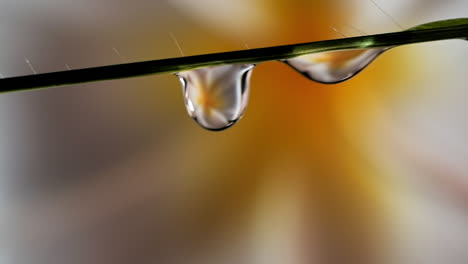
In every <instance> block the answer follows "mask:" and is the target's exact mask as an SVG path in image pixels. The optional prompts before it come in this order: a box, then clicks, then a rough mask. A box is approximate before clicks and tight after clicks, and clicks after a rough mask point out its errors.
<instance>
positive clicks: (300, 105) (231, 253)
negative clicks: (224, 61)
mask: <svg viewBox="0 0 468 264" xmlns="http://www.w3.org/2000/svg"><path fill="white" fill-rule="evenodd" d="M379 7H380V8H381V9H383V11H382V10H381V9H380V8H379ZM385 13H386V14H385ZM467 15H468V2H466V1H463V0H447V1H442V0H392V1H390V0H374V2H372V1H370V0H351V1H344V0H332V1H330V0H329V1H302V0H289V1H281V0H278V1H272V0H236V1H216V0H197V1H195V0H166V1H163V0H160V1H148V0H140V1H127V0H114V1H108V0H93V1H91V0H79V1H72V0H60V1H59V0H43V1H33V0H19V1H12V0H0V39H1V45H0V74H1V75H2V76H4V77H10V76H18V75H25V74H31V73H32V69H31V67H32V68H33V69H34V71H36V72H38V73H41V72H49V71H60V70H66V69H67V68H72V69H73V68H75V69H76V68H82V67H91V66H99V65H107V64H114V63H120V62H132V61H141V60H149V59H159V58H169V57H177V56H180V51H179V49H178V47H177V45H176V44H175V43H174V40H173V37H175V38H176V40H177V42H178V44H179V45H180V46H181V48H182V50H183V53H184V54H185V55H195V54H203V53H212V52H221V51H229V50H239V49H246V48H256V47H265V46H273V45H281V44H292V43H298V42H310V41H317V40H323V39H332V38H341V37H343V36H357V35H363V34H372V33H383V32H389V31H397V30H400V27H403V28H409V27H412V26H415V25H418V24H422V23H425V22H429V21H433V20H439V19H448V18H456V17H467ZM171 36H173V37H171ZM26 61H29V62H30V64H31V65H28V64H27V63H26ZM467 65H468V45H467V43H466V42H463V41H461V40H450V41H442V42H433V43H425V44H417V45H409V46H404V47H399V48H396V49H393V50H391V51H389V52H386V53H385V54H383V55H382V56H381V57H379V58H378V59H377V60H376V61H375V62H374V63H373V64H371V65H370V66H369V68H367V69H365V70H364V71H363V72H362V73H361V74H359V75H358V76H356V77H355V78H353V79H351V80H350V81H348V82H345V83H341V84H337V85H323V84H317V83H313V82H311V81H309V80H307V79H305V78H304V77H303V76H301V75H299V74H297V73H296V72H294V71H293V70H292V69H290V68H288V67H287V66H286V65H284V64H281V63H275V62H271V63H266V64H261V65H260V66H258V67H256V69H255V70H254V73H253V76H252V85H251V96H250V103H249V106H248V108H247V112H246V115H245V116H244V118H243V119H242V120H241V121H240V122H239V123H238V124H236V125H235V126H233V127H232V128H231V129H229V130H226V131H223V132H217V133H214V132H209V131H205V130H203V129H202V128H200V127H199V126H198V125H196V124H195V123H194V122H193V121H192V120H190V118H189V117H188V115H187V113H186V110H185V107H184V106H183V98H182V93H181V91H180V87H179V82H178V81H177V78H176V77H174V76H171V75H156V76H148V77H140V78H133V79H126V80H116V81H106V82H98V83H92V84H83V85H75V86H69V87H63V88H55V89H47V90H40V91H31V92H20V93H11V94H2V95H1V96H0V118H1V119H0V120H1V121H2V125H1V126H0V146H1V148H0V176H1V177H0V197H1V199H0V217H1V218H0V234H2V235H1V239H0V263H1V264H10V263H12V264H17V263H21V264H29V263H35V264H42V263H49V264H55V263H57V264H58V263H67V264H73V263H90V264H94V263H96V264H97V263H99V264H106V263H113V264H126V263H164V264H166V263H171V264H172V263H174V264H178V263H184V264H185V263H255V264H267V263H268V264H275V263H282V264H283V263H290V264H303V263H320V264H321V263H327V264H328V263H361V264H365V263H451V264H452V263H454V264H458V263H467V261H468V165H467V162H466V161H467V160H468V151H467V148H466V146H467V145H468V137H467V135H468V117H467V115H466V112H467V105H466V101H467V99H468V89H467V88H466V83H467V82H468V76H467V74H466V69H467V67H468V66H467Z"/></svg>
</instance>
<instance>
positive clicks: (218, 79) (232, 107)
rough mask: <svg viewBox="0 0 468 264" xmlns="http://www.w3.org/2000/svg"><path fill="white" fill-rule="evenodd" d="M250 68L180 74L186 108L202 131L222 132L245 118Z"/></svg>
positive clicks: (204, 69) (241, 67)
mask: <svg viewBox="0 0 468 264" xmlns="http://www.w3.org/2000/svg"><path fill="white" fill-rule="evenodd" d="M253 68H254V65H253V64H233V65H223V66H214V67H206V68H201V69H196V70H190V71H184V72H179V73H177V74H176V75H177V76H178V77H179V80H180V82H181V83H182V91H183V94H184V100H185V106H186V107H187V111H188V113H189V115H190V116H191V117H192V118H193V119H194V120H195V121H196V122H197V123H198V124H199V125H200V126H202V127H204V128H206V129H209V130H215V131H218V130H223V129H226V128H228V127H230V126H232V125H233V124H234V123H236V122H237V121H238V120H239V119H240V118H241V117H242V115H243V114H244V111H245V108H246V107H247V101H248V99H249V90H250V76H251V73H252V69H253Z"/></svg>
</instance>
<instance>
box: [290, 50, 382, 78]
mask: <svg viewBox="0 0 468 264" xmlns="http://www.w3.org/2000/svg"><path fill="white" fill-rule="evenodd" d="M388 49H390V48H389V47H385V48H371V49H352V50H340V51H328V52H321V53H314V54H308V55H302V56H299V57H295V58H292V59H287V60H284V62H285V63H286V64H288V65H289V66H291V67H292V68H293V69H295V70H296V71H298V72H299V73H301V74H302V75H304V76H305V77H307V78H309V79H311V80H313V81H316V82H320V83H325V84H333V83H339V82H343V81H346V80H348V79H349V78H351V77H353V76H355V75H356V74H358V73H359V72H360V71H362V70H363V69H364V68H365V67H366V66H367V65H369V63H371V62H372V61H373V60H375V58H377V57H378V56H379V55H380V54H382V53H383V52H384V51H386V50H388Z"/></svg>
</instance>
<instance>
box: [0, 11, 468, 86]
mask: <svg viewBox="0 0 468 264" xmlns="http://www.w3.org/2000/svg"><path fill="white" fill-rule="evenodd" d="M458 38H459V39H467V38H468V18H460V19H451V20H444V21H436V22H431V23H428V24H424V25H420V26H417V27H414V28H411V29H409V30H406V31H400V32H393V33H385V34H376V35H368V36H359V37H352V38H342V39H334V40H325V41H317V42H310V43H301V44H292V45H284V46H276V47H268V48H258V49H249V50H241V51H231V52H223V53H213V54H205V55H196V56H188V57H179V58H170V59H161V60H152V61H143V62H134V63H125V64H116V65H109V66H101V67H94V68H85V69H76V70H68V71H61V72H52V73H42V74H35V75H27V76H19V77H11V78H5V79H0V92H15V91H22V90H32V89H40V88H46V87H53V86H63V85H70V84H78V83H85V82H94V81H102V80H112V79H121V78H130V77H137V76H143V75H150V74H162V73H176V72H180V71H187V70H192V69H197V68H202V67H209V66H217V65H225V64H235V63H260V62H265V61H272V60H282V59H288V58H292V57H297V56H301V55H306V54H311V53H317V52H324V51H336V50H345V49H362V48H376V47H389V46H399V45H405V44H413V43H421V42H429V41H437V40H446V39H458Z"/></svg>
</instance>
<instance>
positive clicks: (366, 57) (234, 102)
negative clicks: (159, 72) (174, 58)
mask: <svg viewBox="0 0 468 264" xmlns="http://www.w3.org/2000/svg"><path fill="white" fill-rule="evenodd" d="M387 49H388V48H371V49H353V50H342V51H330V52H322V53H314V54H308V55H302V56H298V57H295V58H290V59H286V60H283V62H284V63H286V64H287V65H289V66H290V67H292V68H293V69H294V70H296V71H298V72H299V73H301V74H302V75H304V76H305V77H307V78H308V79H310V80H312V81H316V82H320V83H325V84H333V83H339V82H342V81H345V80H348V79H349V78H351V77H353V76H355V75H356V74H358V73H359V72H360V71H361V70H363V69H364V68H365V67H366V66H367V65H369V63H371V62H372V61H373V60H374V59H375V58H377V56H379V55H380V54H381V53H382V52H384V51H386V50H387ZM254 67H255V65H254V64H232V65H222V66H213V67H206V68H200V69H195V70H190V71H184V72H179V73H177V74H176V75H177V76H178V77H179V79H180V82H181V83H182V88H183V94H184V100H185V105H186V107H187V111H188V113H189V115H190V116H191V117H192V118H193V119H194V120H195V121H196V122H197V123H198V124H199V125H200V126H202V127H203V128H205V129H208V130H214V131H219V130H223V129H226V128H228V127H230V126H232V125H233V124H235V123H236V122H237V121H238V120H239V119H240V118H241V117H242V115H243V114H244V112H245V109H246V107H247V103H248V100H249V90H250V77H251V75H252V71H253V69H254Z"/></svg>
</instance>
